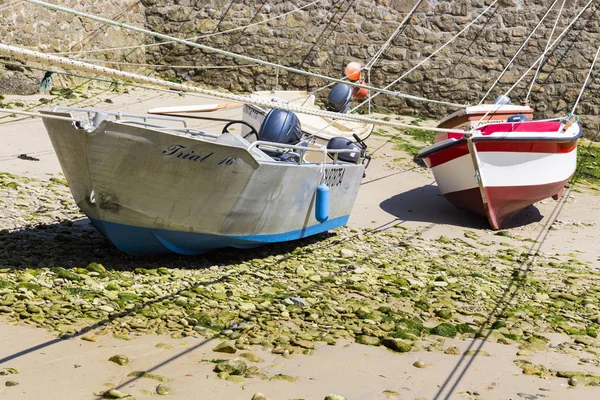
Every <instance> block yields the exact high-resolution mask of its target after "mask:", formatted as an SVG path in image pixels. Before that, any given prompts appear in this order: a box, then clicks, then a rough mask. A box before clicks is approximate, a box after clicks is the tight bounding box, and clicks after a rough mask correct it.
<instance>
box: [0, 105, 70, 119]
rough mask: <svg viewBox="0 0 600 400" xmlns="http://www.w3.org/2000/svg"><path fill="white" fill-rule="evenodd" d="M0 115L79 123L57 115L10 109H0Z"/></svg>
mask: <svg viewBox="0 0 600 400" xmlns="http://www.w3.org/2000/svg"><path fill="white" fill-rule="evenodd" d="M0 113H4V114H9V115H10V114H15V115H26V116H28V117H37V118H52V119H58V120H61V121H71V122H80V121H81V120H80V119H77V118H69V117H61V116H59V115H48V114H42V113H37V112H30V111H23V110H11V109H10V108H0Z"/></svg>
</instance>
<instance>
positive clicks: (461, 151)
mask: <svg viewBox="0 0 600 400" xmlns="http://www.w3.org/2000/svg"><path fill="white" fill-rule="evenodd" d="M475 148H476V149H477V151H478V152H480V153H484V152H505V153H545V154H564V153H570V152H571V151H573V150H575V149H576V148H577V140H570V141H568V142H551V141H529V140H528V141H523V140H519V141H516V140H507V139H501V140H486V141H475ZM466 154H469V148H468V147H467V144H466V143H462V144H459V145H456V146H451V147H447V148H445V149H442V150H440V151H438V152H435V153H433V154H431V155H429V156H428V157H426V158H425V160H424V161H425V164H427V166H428V167H429V168H432V167H437V166H438V165H442V164H444V163H447V162H448V161H452V160H454V159H456V158H459V157H462V156H464V155H466Z"/></svg>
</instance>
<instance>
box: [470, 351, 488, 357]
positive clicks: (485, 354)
mask: <svg viewBox="0 0 600 400" xmlns="http://www.w3.org/2000/svg"><path fill="white" fill-rule="evenodd" d="M463 354H464V355H465V356H469V357H478V356H483V357H488V356H489V355H490V353H488V352H487V351H484V350H467V351H465V352H464V353H463Z"/></svg>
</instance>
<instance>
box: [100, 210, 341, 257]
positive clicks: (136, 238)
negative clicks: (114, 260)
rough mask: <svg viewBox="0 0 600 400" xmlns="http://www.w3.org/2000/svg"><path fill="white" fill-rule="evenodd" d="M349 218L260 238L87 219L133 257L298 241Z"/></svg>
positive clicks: (259, 236) (204, 251)
mask: <svg viewBox="0 0 600 400" xmlns="http://www.w3.org/2000/svg"><path fill="white" fill-rule="evenodd" d="M349 218H350V216H349V215H344V216H342V217H337V218H333V219H330V220H327V221H325V222H324V223H322V224H316V225H311V226H307V227H305V228H302V229H298V230H295V231H290V232H283V233H272V234H263V235H231V236H230V235H213V234H205V233H194V232H181V231H171V230H166V229H153V228H144V227H139V226H133V225H124V224H118V223H115V222H108V221H102V220H98V219H94V218H90V220H91V221H92V224H94V226H95V227H96V228H97V229H98V230H99V231H100V232H102V234H103V235H104V236H106V237H107V238H108V239H109V240H110V241H111V242H113V244H114V245H115V246H116V247H118V248H119V249H120V250H122V251H124V252H126V253H128V254H131V255H135V256H146V255H156V254H165V253H170V252H173V253H177V254H183V255H195V254H202V253H206V252H208V251H211V250H215V249H220V248H224V247H235V248H242V249H247V248H252V247H257V246H260V245H263V244H267V243H277V242H286V241H290V240H296V239H301V238H304V237H308V236H312V235H316V234H318V233H322V232H325V231H328V230H330V229H335V228H338V227H340V226H344V225H346V223H348V219H349Z"/></svg>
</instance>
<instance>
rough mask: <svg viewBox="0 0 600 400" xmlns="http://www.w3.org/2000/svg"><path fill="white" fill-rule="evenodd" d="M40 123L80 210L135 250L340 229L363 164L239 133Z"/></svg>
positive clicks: (205, 246)
mask: <svg viewBox="0 0 600 400" xmlns="http://www.w3.org/2000/svg"><path fill="white" fill-rule="evenodd" d="M59 115H63V116H65V115H69V114H64V113H63V114H59ZM44 124H45V126H46V129H47V131H48V134H49V136H50V139H51V141H52V144H53V147H54V149H55V151H56V154H57V156H58V159H59V161H60V164H61V167H62V170H63V172H64V174H65V177H66V179H67V182H68V183H69V187H70V189H71V192H72V194H73V197H74V199H75V201H76V203H77V205H78V206H79V208H81V210H82V211H83V212H84V213H85V214H86V215H87V216H88V217H89V218H90V220H91V221H92V223H93V224H94V226H95V227H96V228H98V230H99V231H100V232H102V233H103V234H104V235H106V236H107V237H108V238H109V239H110V240H111V241H112V242H113V243H114V244H115V246H117V247H118V248H119V249H121V250H123V251H125V252H127V253H129V254H132V255H152V254H162V253H169V252H175V253H179V254H186V255H191V254H200V253H204V252H207V251H210V250H214V249H218V248H223V247H238V248H247V247H254V246H257V245H260V244H265V243H273V242H281V241H288V240H294V239H299V238H303V237H307V236H310V235H314V234H317V233H320V232H324V231H327V230H329V229H333V228H337V227H339V226H342V225H344V224H345V223H346V222H347V220H348V217H349V214H350V211H351V209H352V206H353V204H354V200H355V199H356V194H357V192H358V188H359V187H360V182H361V180H362V176H363V170H364V166H363V165H362V164H349V163H343V164H340V163H338V164H333V163H328V164H326V165H324V166H323V165H320V164H310V163H303V164H301V165H298V164H297V163H289V162H277V161H274V160H273V159H272V158H271V157H269V156H267V155H266V154H265V153H263V152H262V151H259V150H257V149H256V148H254V149H250V150H249V149H248V146H247V144H248V143H247V142H246V146H244V144H243V142H244V141H243V139H241V138H239V137H235V135H229V136H228V135H221V137H220V138H217V139H216V140H214V141H208V140H205V139H202V138H200V139H199V138H197V137H191V136H190V135H182V134H175V133H170V132H166V131H160V130H157V129H150V128H145V127H137V126H132V125H128V124H124V123H118V122H111V121H104V122H102V123H100V124H99V126H98V127H97V128H95V129H94V130H93V131H91V132H90V131H87V130H85V129H79V128H77V127H76V126H75V125H74V124H72V123H71V122H69V121H60V120H53V119H49V118H44ZM220 139H228V142H227V143H225V142H219V141H220ZM321 183H325V184H327V185H328V186H329V188H330V208H329V218H328V219H327V221H325V222H324V223H320V222H319V221H317V220H316V218H315V207H316V205H315V201H316V196H315V194H316V188H317V186H318V185H319V184H321Z"/></svg>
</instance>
